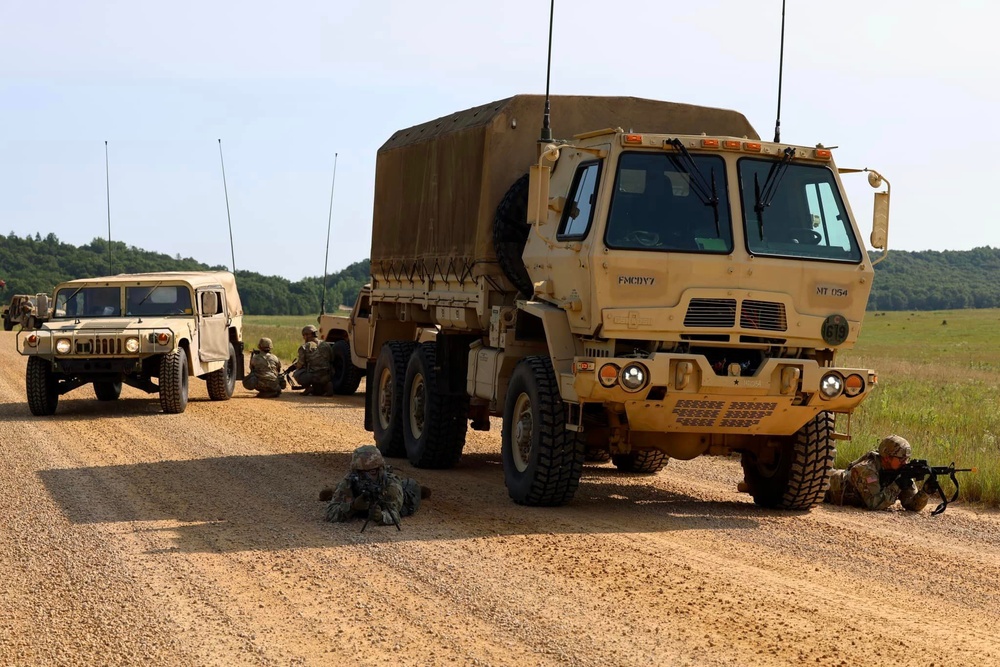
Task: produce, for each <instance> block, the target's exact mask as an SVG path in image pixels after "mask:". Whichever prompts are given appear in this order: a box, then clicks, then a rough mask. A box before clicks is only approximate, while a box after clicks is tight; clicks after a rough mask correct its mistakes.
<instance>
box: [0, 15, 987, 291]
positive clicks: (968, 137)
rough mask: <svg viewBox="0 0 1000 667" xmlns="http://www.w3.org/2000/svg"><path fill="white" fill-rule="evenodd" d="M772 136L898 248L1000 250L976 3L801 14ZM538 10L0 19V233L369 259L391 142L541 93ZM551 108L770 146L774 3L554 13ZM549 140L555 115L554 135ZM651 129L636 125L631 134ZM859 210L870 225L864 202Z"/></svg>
mask: <svg viewBox="0 0 1000 667" xmlns="http://www.w3.org/2000/svg"><path fill="white" fill-rule="evenodd" d="M787 5H788V8H787V19H786V20H787V24H786V42H785V72H784V95H783V100H782V121H781V127H782V140H783V141H787V142H792V143H798V144H805V145H812V144H815V143H817V142H822V143H824V144H825V145H827V146H838V147H839V148H838V149H837V151H836V153H835V155H836V159H837V162H838V165H839V166H841V167H872V168H875V169H878V170H879V171H881V172H882V173H883V174H885V175H886V176H887V177H888V179H889V180H890V181H891V183H892V188H893V190H892V191H893V202H892V215H891V229H890V235H889V241H890V247H892V248H895V249H903V250H925V249H937V250H944V249H968V248H972V247H976V246H982V245H992V246H997V245H1000V232H998V231H997V228H998V226H997V221H998V220H1000V199H998V198H996V197H994V196H992V195H993V192H994V190H995V189H996V184H997V183H1000V166H998V162H997V160H998V157H1000V134H998V133H997V132H996V131H995V122H996V118H997V114H998V109H1000V85H998V84H1000V72H998V68H1000V65H998V63H1000V40H998V39H997V37H996V35H995V33H994V30H993V27H992V26H993V25H994V24H995V19H996V15H997V13H998V12H997V10H996V9H994V7H993V6H992V5H991V4H990V3H987V2H970V1H965V2H963V1H961V0H956V1H953V2H951V3H950V4H948V5H947V6H946V5H944V4H942V3H936V4H931V3H927V2H903V1H902V0H897V1H892V0H890V1H887V2H881V3H869V2H859V1H855V0H844V1H841V2H837V3H819V2H813V1H809V0H788V2H787ZM548 9H549V4H548V2H547V0H532V1H529V0H507V2H505V3H502V4H501V3H485V2H483V3H472V2H467V1H466V2H457V1H452V0H439V1H433V0H432V1H431V2H427V3H414V2H402V1H392V0H385V1H380V0H367V1H365V2H355V1H353V0H342V1H340V2H311V1H308V0H306V1H303V2H297V3H287V5H283V6H279V5H277V4H275V3H264V2H258V1H256V0H249V1H246V2H239V3H237V2H187V1H177V2H172V3H169V4H168V3H156V4H154V3H143V2H63V1H55V2H20V1H14V0H0V233H3V234H6V233H8V232H9V231H14V232H15V233H17V234H18V235H21V236H24V235H26V234H34V233H35V232H40V233H41V234H42V235H43V236H44V235H45V234H47V233H49V232H54V233H55V234H56V235H57V236H59V238H60V239H61V240H63V241H66V242H70V243H74V244H82V243H87V242H89V241H90V240H91V239H92V238H94V237H95V236H102V237H103V236H104V235H106V233H107V215H108V213H107V208H106V207H107V200H106V194H105V162H104V142H105V140H106V141H108V142H109V154H110V190H111V226H112V235H113V236H114V238H115V240H118V241H123V242H125V243H127V244H129V245H135V246H139V247H142V248H145V249H148V250H155V251H158V252H164V253H168V254H170V255H175V254H181V255H183V256H185V257H188V256H190V257H194V258H196V259H199V260H201V261H204V262H208V263H211V264H225V265H227V266H228V265H229V264H230V248H229V232H228V226H227V219H226V202H225V196H224V192H223V182H222V173H221V167H220V161H219V145H218V139H222V142H223V150H224V154H225V164H226V177H227V184H228V190H229V202H230V208H231V214H232V226H233V235H234V237H235V254H236V265H237V268H239V269H250V270H254V271H258V272H261V273H265V274H280V275H283V276H285V277H288V278H290V279H293V280H297V279H299V278H302V277H303V276H307V275H320V274H322V272H323V264H324V246H325V242H326V228H327V218H328V213H329V206H330V199H329V198H330V185H331V178H332V175H333V167H334V154H335V153H336V154H337V155H338V157H337V178H336V187H335V194H334V202H333V227H332V239H331V243H330V254H329V266H330V270H331V271H335V270H339V269H341V268H343V267H344V266H346V265H348V264H350V263H351V262H354V261H357V260H359V259H362V258H364V257H366V256H367V255H368V251H369V248H370V243H371V236H370V221H371V210H372V198H373V195H374V192H373V183H374V171H375V153H376V151H377V149H378V147H379V146H380V145H381V144H382V143H383V142H384V141H385V140H386V139H387V138H388V137H389V136H390V135H391V134H392V133H393V132H394V131H395V130H397V129H399V128H403V127H408V126H410V125H414V124H417V123H420V122H423V121H426V120H430V119H433V118H436V117H439V116H442V115H446V114H448V113H451V112H453V111H457V110H459V109H464V108H468V107H471V106H475V105H478V104H483V103H486V102H489V101H493V100H497V99H501V98H504V97H507V96H509V95H513V94H516V93H542V92H544V86H545V62H544V59H545V51H546V39H547V35H548ZM555 13H556V25H555V35H554V45H553V60H554V62H553V70H552V92H553V93H555V94H593V95H634V96H637V97H650V98H655V99H662V100H670V101H676V102H690V103H695V104H703V105H709V106H718V107H725V108H730V109H736V110H739V111H741V112H743V113H744V114H745V115H746V116H747V117H748V119H749V120H750V122H751V123H752V124H753V125H754V126H755V127H756V128H757V130H758V132H759V133H760V135H761V136H762V137H764V138H767V139H770V138H771V137H772V136H773V131H774V117H775V104H776V85H777V70H778V47H779V36H780V19H781V2H780V0H766V1H765V0H717V1H714V2H713V1H703V2H685V3H679V2H663V1H660V2H654V1H646V0H620V1H619V2H616V3H605V2H597V1H595V0H574V1H570V0H557V2H556V10H555ZM553 127H554V129H555V132H556V135H557V136H558V130H559V121H558V118H554V119H553ZM637 129H638V128H637ZM848 186H849V190H848V192H849V195H850V197H851V202H852V205H853V208H854V211H855V214H856V215H857V217H858V218H859V220H860V221H861V222H862V227H863V229H867V228H868V226H869V223H868V220H869V219H870V215H871V213H870V212H871V190H870V188H868V186H867V184H865V183H864V182H863V179H862V178H857V180H856V182H849V183H848Z"/></svg>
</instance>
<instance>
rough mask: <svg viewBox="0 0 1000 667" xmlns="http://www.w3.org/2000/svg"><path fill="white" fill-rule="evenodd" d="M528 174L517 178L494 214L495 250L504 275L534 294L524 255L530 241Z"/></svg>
mask: <svg viewBox="0 0 1000 667" xmlns="http://www.w3.org/2000/svg"><path fill="white" fill-rule="evenodd" d="M530 229H531V228H530V227H529V226H528V175H527V174H525V175H524V176H522V177H521V178H519V179H517V180H516V181H514V185H512V186H510V189H508V190H507V193H506V194H505V195H504V196H503V199H502V200H501V201H500V205H499V206H497V211H496V214H495V215H494V216H493V250H494V251H495V252H496V254H497V262H498V263H499V264H500V268H501V270H503V272H504V275H505V276H507V279H508V280H510V281H511V282H512V283H513V284H514V286H515V287H517V289H519V290H520V291H521V293H522V294H524V295H525V296H529V297H530V296H531V295H532V294H533V293H534V285H533V284H532V282H531V278H530V277H529V276H528V270H527V269H526V268H525V267H524V260H523V259H521V255H522V254H523V253H524V244H525V243H527V241H528V231H529V230H530Z"/></svg>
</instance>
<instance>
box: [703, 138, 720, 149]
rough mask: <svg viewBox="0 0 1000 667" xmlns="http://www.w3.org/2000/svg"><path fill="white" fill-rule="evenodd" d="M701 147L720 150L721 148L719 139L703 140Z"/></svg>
mask: <svg viewBox="0 0 1000 667" xmlns="http://www.w3.org/2000/svg"><path fill="white" fill-rule="evenodd" d="M701 147H702V148H718V147H719V140H718V139H702V140H701Z"/></svg>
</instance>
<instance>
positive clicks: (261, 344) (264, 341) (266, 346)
mask: <svg viewBox="0 0 1000 667" xmlns="http://www.w3.org/2000/svg"><path fill="white" fill-rule="evenodd" d="M257 349H258V350H261V351H262V352H270V351H271V339H270V338H261V339H260V340H259V341H257Z"/></svg>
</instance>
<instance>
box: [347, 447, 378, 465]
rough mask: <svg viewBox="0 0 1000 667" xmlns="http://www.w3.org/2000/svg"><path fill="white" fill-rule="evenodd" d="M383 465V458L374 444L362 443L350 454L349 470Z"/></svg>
mask: <svg viewBox="0 0 1000 667" xmlns="http://www.w3.org/2000/svg"><path fill="white" fill-rule="evenodd" d="M384 466H385V460H384V459H383V458H382V453H381V452H379V451H378V448H377V447H375V445H362V446H361V447H358V448H357V449H355V450H354V453H353V454H351V470H376V469H378V468H382V467H384Z"/></svg>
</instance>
